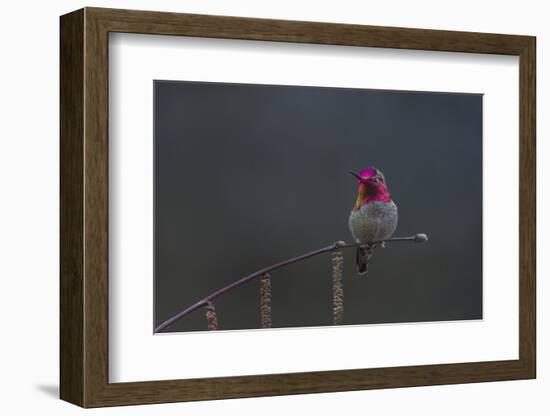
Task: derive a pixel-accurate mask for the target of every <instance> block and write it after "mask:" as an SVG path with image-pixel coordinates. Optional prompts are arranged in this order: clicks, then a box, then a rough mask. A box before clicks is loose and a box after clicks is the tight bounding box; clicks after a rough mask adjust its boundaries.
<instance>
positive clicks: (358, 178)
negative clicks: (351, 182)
mask: <svg viewBox="0 0 550 416" xmlns="http://www.w3.org/2000/svg"><path fill="white" fill-rule="evenodd" d="M349 173H350V174H351V175H353V176H355V177H356V178H357V180H358V181H359V182H361V183H365V182H366V181H367V180H366V179H365V178H362V177H361V176H359V175H358V174H357V173H355V172H352V171H350V172H349Z"/></svg>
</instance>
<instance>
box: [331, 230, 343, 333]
mask: <svg viewBox="0 0 550 416" xmlns="http://www.w3.org/2000/svg"><path fill="white" fill-rule="evenodd" d="M343 244H345V243H343V242H341V241H340V242H338V243H336V244H335V245H334V247H335V248H334V250H332V313H333V322H334V325H339V324H341V323H342V322H343V321H344V285H343V282H342V280H343V277H344V275H343V269H344V255H343V253H342V250H341V249H340V247H341V246H342V245H343Z"/></svg>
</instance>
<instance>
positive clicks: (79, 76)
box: [60, 8, 536, 407]
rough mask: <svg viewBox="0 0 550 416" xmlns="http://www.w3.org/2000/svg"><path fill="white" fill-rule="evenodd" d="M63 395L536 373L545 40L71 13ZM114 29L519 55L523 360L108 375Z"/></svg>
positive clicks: (254, 390) (65, 99)
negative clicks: (539, 47)
mask: <svg viewBox="0 0 550 416" xmlns="http://www.w3.org/2000/svg"><path fill="white" fill-rule="evenodd" d="M60 29H61V44H60V46H61V51H60V52H61V59H60V65H61V91H60V102H61V104H60V106H61V120H60V123H61V127H60V130H61V155H60V156H61V157H60V159H61V214H60V219H61V242H60V249H61V258H60V261H61V268H60V270H61V271H60V278H61V283H60V296H61V301H60V302H61V303H60V342H61V346H60V360H61V363H60V378H61V382H60V383H61V385H60V396H61V399H63V400H66V401H68V402H71V403H74V404H76V405H79V406H82V407H100V406H114V405H130V404H145V403H163V402H177V401H190V400H210V399H224V398H237V397H256V396H269V395H284V394H299V393H319V392H336V391H350V390H363V389H378V388H395V387H409V386H424V385H437V384H454V383H473V382H486V381H498V380H517V379H529V378H535V375H536V359H535V357H536V342H535V341H536V334H535V310H536V308H535V248H536V247H535V244H536V241H535V232H536V227H535V217H536V211H535V105H536V97H535V50H536V47H535V38H534V37H530V36H517V35H500V34H486V33H468V32H452V31H439V30H422V29H404V28H390V27H376V26H361V25H347V24H331V23H313V22H297V21H285V20H267V19H266V20H264V19H253V18H239V17H224V16H206V15H189V14H177V13H164V12H148V11H130V10H114V9H101V8H85V9H81V10H77V11H75V12H72V13H69V14H67V15H64V16H62V17H61V20H60ZM110 32H126V33H142V34H157V35H175V36H194V37H208V38H226V39H247V40H260V41H279V42H298V43H312V44H331V45H348V46H368V47H381V48H382V47H383V48H397V49H416V50H431V51H448V52H469V53H484V54H503V55H515V56H519V66H520V80H519V88H520V91H519V97H520V106H519V114H520V143H519V147H520V182H519V183H520V189H519V193H520V224H519V227H520V253H519V255H520V257H519V259H520V267H519V271H518V273H519V312H520V316H519V359H518V360H506V361H491V362H471V363H457V364H437V365H418V366H406V367H390V368H366V369H354V370H339V371H322V372H308V373H288V374H266V375H253V376H238V377H218V378H203V379H181V380H169V381H146V382H133V383H109V379H108V359H109V358H108V357H109V356H108V279H109V277H108V222H109V218H108V140H109V139H108V79H109V78H108V65H109V62H108V34H109V33H110Z"/></svg>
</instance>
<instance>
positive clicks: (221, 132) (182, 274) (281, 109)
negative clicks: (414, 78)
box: [154, 81, 482, 331]
mask: <svg viewBox="0 0 550 416" xmlns="http://www.w3.org/2000/svg"><path fill="white" fill-rule="evenodd" d="M154 96H155V131H154V142H155V145H154V146H155V147H154V150H155V288H154V289H155V292H154V296H155V325H158V324H160V323H161V322H162V321H164V320H165V319H167V318H169V317H170V316H172V315H173V314H175V313H176V312H178V311H179V310H181V309H183V308H184V307H187V306H189V305H190V304H192V303H194V302H195V301H196V300H198V299H200V298H201V297H203V296H204V295H206V294H208V293H210V292H211V291H214V290H215V289H218V288H220V287H221V286H224V285H225V284H228V283H230V282H232V281H234V280H236V279H237V278H240V277H242V276H244V275H246V274H248V273H251V272H253V271H255V270H257V269H260V268H262V267H264V266H267V265H270V264H272V263H275V262H278V261H280V260H283V259H286V258H288V257H292V256H295V255H299V254H302V253H304V252H306V251H310V250H313V249H316V248H320V247H322V246H326V245H328V244H331V243H332V242H334V241H337V240H346V241H351V237H350V233H349V230H348V225H347V221H348V216H349V213H350V209H351V207H352V205H353V203H354V201H355V198H356V188H357V185H356V181H355V180H354V179H353V178H352V177H351V176H350V175H349V174H348V173H347V172H348V170H351V169H353V170H359V169H361V168H363V167H366V166H376V167H377V168H378V169H380V170H382V171H383V172H384V174H385V176H386V181H387V184H388V187H389V190H390V192H391V194H392V196H393V199H394V201H395V202H396V204H397V205H398V207H399V225H398V228H397V231H396V233H395V235H396V236H406V235H411V234H415V233H418V232H424V233H426V234H428V236H429V238H430V241H429V242H428V243H426V244H413V243H394V244H392V245H391V246H389V245H388V247H387V248H386V249H381V250H378V251H377V252H376V253H375V255H374V256H373V258H372V261H371V264H370V267H369V273H368V275H367V276H358V275H357V274H356V270H355V264H354V256H355V253H354V251H353V250H348V251H346V252H345V255H346V260H345V270H344V272H345V278H344V291H345V324H364V323H388V322H392V323H395V322H411V321H415V322H416V321H441V320H463V319H479V318H481V317H482V251H481V250H482V233H481V221H482V212H481V208H482V198H481V197H482V180H481V179H482V176H481V175H482V96H481V95H478V94H453V93H426V92H406V91H382V90H364V89H340V88H320V87H301V86H267V85H244V84H222V83H198V82H179V81H178V82H176V81H155V82H154ZM331 279H332V278H331V273H330V256H328V255H325V256H321V257H316V258H313V259H310V260H306V261H304V262H302V263H299V264H295V265H292V266H289V267H287V268H284V269H281V270H279V271H276V272H274V273H273V274H272V283H273V326H274V327H289V326H316V325H330V324H331V322H332V300H331V299H332V289H331ZM258 290H259V282H256V281H255V282H251V283H249V284H248V285H246V286H243V287H241V288H238V289H236V290H234V291H232V292H229V293H227V294H225V295H223V296H222V297H220V298H218V300H216V301H215V306H216V309H217V312H218V319H219V323H220V329H245V328H258V327H259V307H258V302H259V300H258ZM205 329H206V322H205V317H204V311H202V310H201V311H197V312H194V313H193V314H192V315H190V316H188V317H186V318H184V319H183V320H181V321H180V322H179V323H177V324H176V325H174V326H173V327H172V328H171V329H170V331H189V330H205Z"/></svg>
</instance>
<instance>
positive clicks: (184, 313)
mask: <svg viewBox="0 0 550 416" xmlns="http://www.w3.org/2000/svg"><path fill="white" fill-rule="evenodd" d="M398 241H412V242H415V243H423V242H425V241H428V237H427V236H426V234H416V235H413V236H410V237H393V238H390V239H388V240H383V241H373V242H372V244H374V243H383V242H384V243H392V242H398ZM339 244H340V242H338V243H335V244H331V245H330V246H326V247H323V248H320V249H317V250H314V251H310V252H309V253H305V254H302V255H301V256H297V257H292V258H290V259H287V260H284V261H281V262H279V263H275V264H273V265H271V266H268V267H264V268H263V269H260V270H258V271H255V272H254V273H251V274H249V275H248V276H245V277H242V278H240V279H239V280H236V281H235V282H233V283H230V284H228V285H227V286H224V287H222V288H221V289H218V290H216V291H215V292H212V293H211V294H209V295H208V296H205V297H204V298H202V299H201V300H199V301H197V302H195V303H194V304H192V305H191V306H189V307H188V308H186V309H184V310H182V311H180V312H178V313H177V314H175V315H174V316H172V317H171V318H170V319H167V320H166V321H164V322H163V323H161V324H160V325H158V326H157V327H156V328H155V329H154V331H153V332H154V333H155V334H156V333H159V332H162V331H163V330H165V329H166V328H168V327H170V326H172V325H173V324H174V323H176V322H177V321H179V320H180V319H181V318H183V317H184V316H187V315H189V314H190V313H191V312H194V311H196V310H197V309H199V308H201V307H203V306H205V305H206V304H208V302H210V301H212V300H214V299H216V298H217V297H218V296H220V295H223V294H224V293H226V292H229V291H230V290H233V289H235V288H237V287H239V286H242V285H244V284H245V283H248V282H250V281H251V280H254V279H256V278H258V277H260V276H263V275H264V274H266V273H269V272H271V271H273V270H276V269H280V268H281V267H284V266H288V265H289V264H293V263H297V262H299V261H302V260H306V259H309V258H310V257H314V256H318V255H319V254H323V253H328V252H329V251H332V250H334V249H335V248H340V249H344V248H352V247H358V246H361V245H363V244H361V243H350V244H344V245H339Z"/></svg>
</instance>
